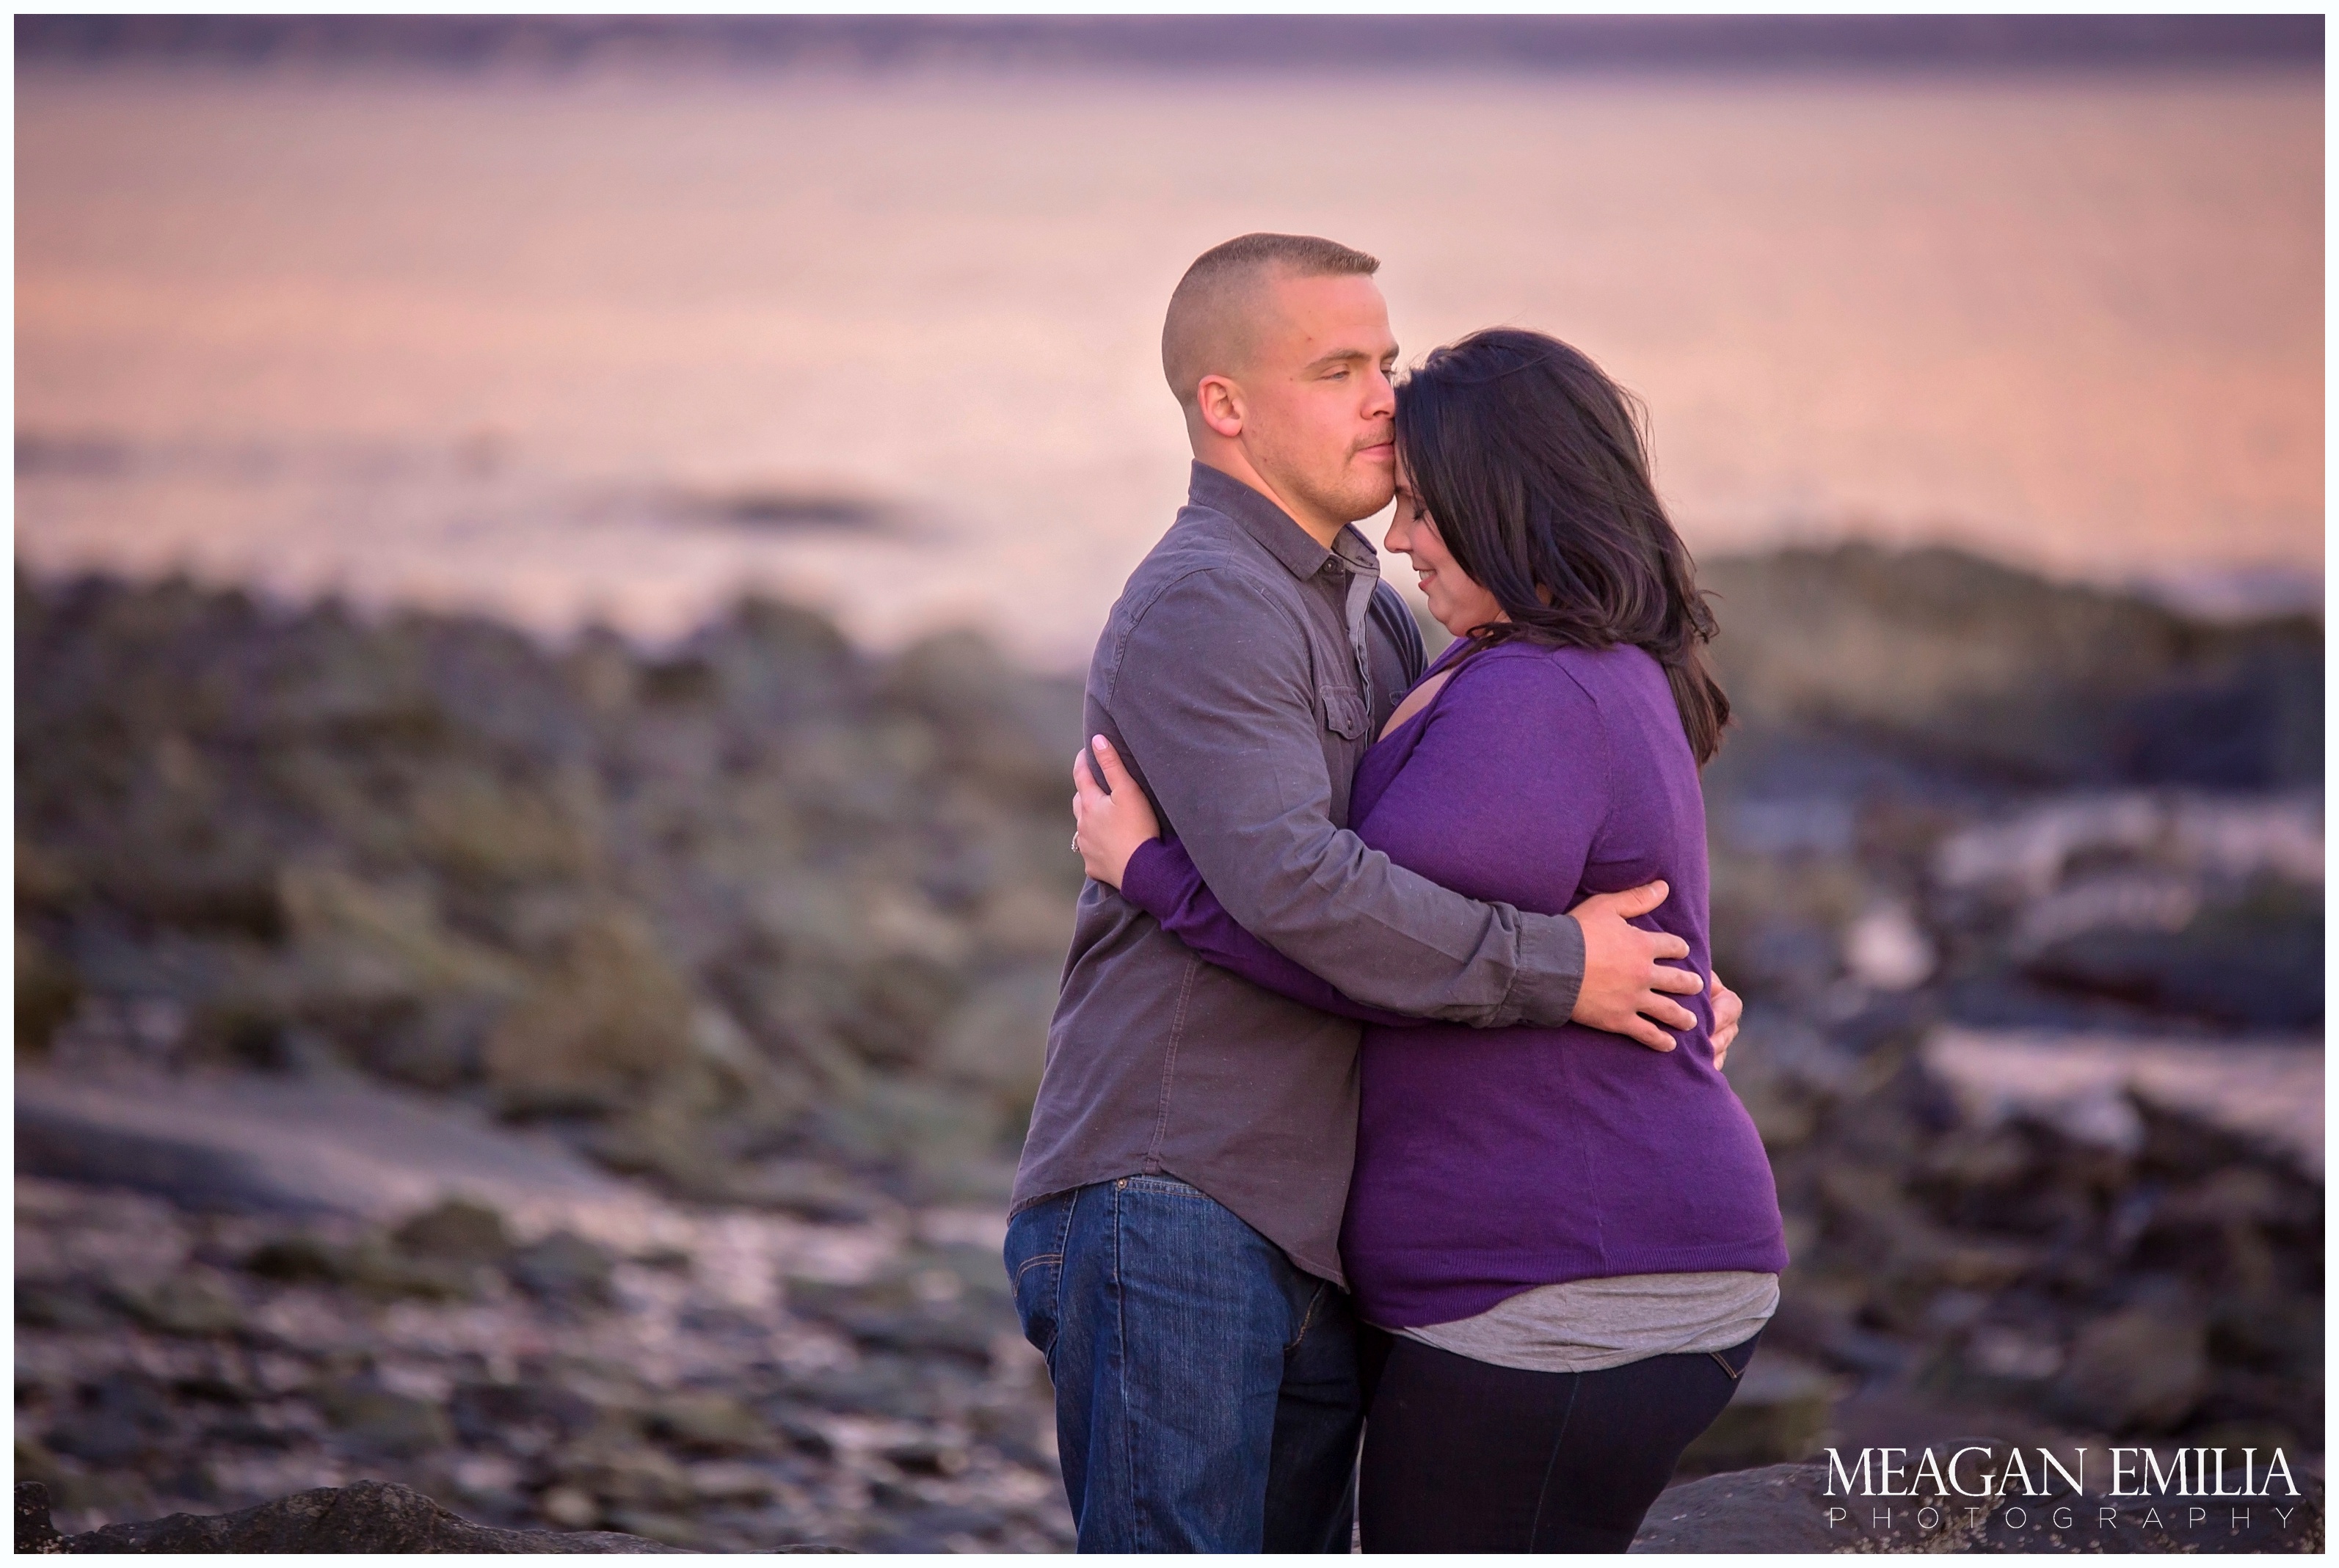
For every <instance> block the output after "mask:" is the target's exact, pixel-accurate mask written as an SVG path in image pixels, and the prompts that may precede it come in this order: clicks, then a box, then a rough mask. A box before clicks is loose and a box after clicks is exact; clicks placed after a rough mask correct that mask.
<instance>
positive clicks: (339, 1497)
mask: <svg viewBox="0 0 2339 1568" xmlns="http://www.w3.org/2000/svg"><path fill="white" fill-rule="evenodd" d="M16 1550H17V1551H19V1552H98V1553H110V1552H195V1553H228V1552H235V1553H244V1552H267V1553H278V1552H332V1553H353V1552H397V1553H409V1552H483V1553H484V1552H492V1553H516V1552H554V1553H574V1552H638V1553H646V1552H672V1551H674V1550H675V1548H673V1547H671V1546H662V1545H660V1544H658V1543H656V1542H655V1541H645V1540H643V1539H642V1538H641V1537H639V1536H637V1535H621V1534H618V1533H615V1532H611V1531H605V1530H582V1531H577V1532H574V1533H560V1532H556V1531H549V1530H497V1529H492V1528H490V1527H489V1526H487V1525H483V1524H472V1523H471V1522H470V1521H469V1520H468V1519H463V1518H459V1517H458V1516H457V1515H455V1514H450V1513H449V1512H448V1511H447V1510H446V1509H444V1508H441V1507H440V1506H439V1504H436V1503H433V1502H432V1501H430V1499H429V1498H428V1497H425V1496H423V1495H422V1494H420V1493H419V1492H415V1491H411V1490H410V1489H408V1488H406V1487H404V1486H394V1485H391V1484H389V1483H387V1482H382V1481H357V1482H352V1483H350V1484H349V1485H347V1486H321V1487H319V1488H317V1489H316V1490H315V1491H313V1492H297V1493H294V1494H292V1495H291V1496H290V1497H280V1498H278V1499H277V1500H276V1501H275V1502H273V1503H262V1504H260V1505H259V1506H257V1507H254V1508H244V1509H240V1510H238V1511H237V1512H235V1513H233V1514H209V1515H203V1514H172V1515H170V1516H169V1517H168V1518H164V1519H149V1520H144V1521H143V1522H141V1523H138V1524H109V1525H107V1526H105V1527H104V1529H102V1530H92V1531H90V1532H89V1533H86V1534H82V1535H65V1536H60V1535H59V1534H58V1533H57V1532H56V1530H55V1528H54V1526H53V1525H51V1524H50V1523H49V1509H48V1498H47V1494H46V1492H45V1489H44V1488H42V1487H40V1486H39V1485H37V1484H32V1485H24V1486H19V1487H17V1488H16Z"/></svg>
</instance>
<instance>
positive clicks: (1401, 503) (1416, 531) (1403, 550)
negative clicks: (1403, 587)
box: [1383, 459, 1508, 637]
mask: <svg viewBox="0 0 2339 1568" xmlns="http://www.w3.org/2000/svg"><path fill="white" fill-rule="evenodd" d="M1383 543H1385V544H1386V545H1387V547H1389V548H1390V549H1392V550H1395V551H1396V552H1397V553H1398V554H1400V555H1402V556H1405V557H1407V558H1408V559H1410V560H1411V561H1412V562H1413V569H1414V571H1415V572H1416V573H1417V574H1418V575H1419V576H1420V578H1421V591H1422V593H1423V595H1424V596H1425V597H1427V598H1428V600H1429V613H1430V616H1432V617H1433V618H1434V619H1436V622H1437V624H1438V625H1439V626H1444V627H1445V628H1446V630H1447V631H1449V632H1452V633H1453V634H1454V635H1455V636H1457V637H1458V636H1464V635H1466V634H1467V633H1468V632H1470V631H1471V630H1473V629H1474V628H1475V627H1478V626H1485V624H1486V623H1487V622H1489V621H1499V620H1505V619H1507V618H1508V617H1507V616H1505V615H1504V614H1503V607H1502V606H1500V605H1498V604H1496V603H1495V596H1494V595H1492V594H1490V593H1488V592H1487V591H1486V590H1485V589H1484V588H1482V587H1479V586H1478V585H1477V583H1475V581H1473V580H1472V579H1471V578H1470V577H1467V576H1466V575H1465V574H1464V572H1463V570H1462V568H1461V567H1457V566H1456V565H1455V564H1454V557H1452V556H1450V555H1448V554H1446V541H1445V540H1444V539H1441V538H1439V537H1437V525H1436V523H1434V522H1431V521H1430V520H1429V514H1428V513H1427V512H1426V511H1424V510H1423V509H1422V506H1421V498H1420V497H1418V496H1416V494H1414V490H1413V476H1412V475H1411V474H1410V473H1408V472H1407V471H1406V466H1405V462H1404V460H1403V459H1398V462H1397V466H1396V517H1395V518H1391V519H1390V521H1389V526H1388V533H1387V537H1385V538H1384V540H1383Z"/></svg>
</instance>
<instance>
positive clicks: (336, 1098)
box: [15, 1072, 621, 1218]
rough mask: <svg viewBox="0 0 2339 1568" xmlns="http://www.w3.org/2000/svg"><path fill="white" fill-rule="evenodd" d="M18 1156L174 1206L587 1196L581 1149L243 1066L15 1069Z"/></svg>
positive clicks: (387, 1212) (594, 1175)
mask: <svg viewBox="0 0 2339 1568" xmlns="http://www.w3.org/2000/svg"><path fill="white" fill-rule="evenodd" d="M15 1090H16V1169H17V1171H18V1173H19V1174H21V1175H26V1176H45V1177H50V1178H55V1179H58V1180H64V1181H77V1182H85V1183H89V1184H92V1185H97V1186H106V1187H126V1188H133V1189H134V1190H137V1191H143V1192H151V1193H154V1194H156V1195H158V1196H160V1197H163V1198H169V1199H171V1200H172V1201H173V1202H174V1203H176V1204H178V1205H179V1206H180V1207H182V1208H199V1209H219V1210H229V1211H247V1212H260V1213H279V1214H347V1215H355V1216H361V1217H367V1218H376V1217H379V1218H390V1217H392V1216H396V1215H401V1214H410V1213H412V1212H413V1211H414V1210H416V1209H418V1208H425V1207H427V1206H429V1205H430V1204H433V1203H436V1202H438V1201H439V1200H440V1199H442V1198H446V1197H449V1196H450V1195H455V1194H469V1195H472V1196H474V1197H475V1198H489V1199H494V1200H498V1201H500V1200H502V1199H503V1198H506V1197H507V1196H508V1197H512V1198H541V1197H553V1198H565V1199H570V1200H577V1199H583V1200H593V1199H603V1198H616V1197H617V1196H618V1195H619V1194H620V1192H621V1189H620V1188H618V1187H617V1184H616V1183H614V1182H613V1181H611V1180H610V1179H609V1178H607V1177H606V1176H603V1175H601V1174H600V1173H598V1172H597V1171H595V1170H593V1169H591V1168H589V1167H587V1166H586V1165H585V1164H583V1163H582V1162H581V1161H578V1160H577V1159H574V1158H572V1157H569V1156H567V1155H565V1154H564V1153H562V1152H560V1151H558V1150H557V1149H550V1148H548V1147H546V1146H544V1145H541V1144H538V1143H534V1142H531V1141H529V1140H528V1139H522V1138H518V1137H516V1136H514V1135H513V1134H511V1133H509V1132H508V1131H505V1130H503V1129H499V1128H496V1127H494V1126H491V1125H489V1124H486V1123H485V1122H484V1121H483V1120H482V1119H479V1118H478V1117H476V1116H472V1115H468V1114H466V1113H465V1112H464V1111H463V1110H462V1109H459V1108H457V1107H452V1106H449V1105H447V1104H445V1103H444V1102H433V1101H429V1100H423V1099H421V1098H420V1097H419V1096H416V1095H412V1094H408V1093H401V1092H399V1091H396V1090H386V1089H377V1088H372V1087H370V1086H368V1085H365V1084H363V1083H356V1082H304V1081H298V1080H272V1079H265V1078H260V1077H253V1076H246V1077H241V1078H234V1079H222V1080H199V1079H192V1078H183V1079H173V1080H169V1088H168V1092H167V1093H158V1092H156V1088H155V1086H154V1085H153V1084H151V1083H146V1082H134V1083H120V1084H115V1083H98V1082H78V1081H74V1080H66V1079H64V1078H60V1077H57V1076H55V1075H54V1074H49V1073H44V1072H19V1073H18V1074H17V1075H16V1080H15Z"/></svg>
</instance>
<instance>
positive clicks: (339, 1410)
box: [314, 1376, 455, 1459]
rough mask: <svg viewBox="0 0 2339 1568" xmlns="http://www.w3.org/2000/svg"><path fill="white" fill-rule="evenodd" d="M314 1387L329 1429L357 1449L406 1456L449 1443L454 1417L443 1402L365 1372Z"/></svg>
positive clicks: (423, 1452) (376, 1453) (404, 1457)
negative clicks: (386, 1384) (403, 1391)
mask: <svg viewBox="0 0 2339 1568" xmlns="http://www.w3.org/2000/svg"><path fill="white" fill-rule="evenodd" d="M314 1393H315V1397H316V1401H317V1405H318V1408H319V1409H321V1410H322V1411H323V1412H324V1413H325V1418H326V1419H327V1420H328V1421H330V1422H331V1423H332V1425H333V1429H334V1431H335V1432H336V1433H338V1434H339V1435H340V1438H341V1440H342V1441H343V1442H344V1443H345V1444H347V1445H349V1446H350V1448H351V1449H353V1450H354V1451H356V1452H357V1453H359V1454H361V1455H379V1456H381V1457H383V1458H390V1459H407V1458H412V1457H414V1456H415V1455H422V1454H429V1453H433V1452H435V1451H437V1450H439V1449H441V1448H448V1447H451V1446H453V1445H454V1442H455V1426H454V1423H453V1422H451V1421H450V1420H449V1419H448V1416H447V1412H446V1410H445V1409H444V1408H443V1407H442V1406H440V1405H436V1404H433V1403H431V1402H430V1401H429V1400H427V1399H417V1398H415V1397H413V1396H412V1395H407V1394H400V1393H398V1392H396V1391H395V1390H392V1389H389V1388H385V1387H383V1386H381V1385H380V1384H379V1383H377V1382H375V1381H373V1380H372V1379H371V1378H370V1377H364V1376H360V1377H353V1378H348V1379H344V1380H342V1381H340V1382H336V1383H328V1384H325V1385H323V1386H320V1387H319V1388H317V1389H316V1390H315V1391H314Z"/></svg>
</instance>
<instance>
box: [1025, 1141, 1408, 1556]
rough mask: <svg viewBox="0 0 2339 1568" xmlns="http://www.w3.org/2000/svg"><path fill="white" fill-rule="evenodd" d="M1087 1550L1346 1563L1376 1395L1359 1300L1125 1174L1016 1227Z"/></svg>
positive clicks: (1270, 1246)
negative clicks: (1370, 1385) (1366, 1427)
mask: <svg viewBox="0 0 2339 1568" xmlns="http://www.w3.org/2000/svg"><path fill="white" fill-rule="evenodd" d="M1007 1273H1008V1276H1009V1277H1010V1278H1012V1279H1013V1280H1014V1282H1015V1310H1016V1312H1017V1314H1018V1315H1019V1316H1021V1318H1022V1320H1023V1334H1024V1337H1026V1338H1028V1339H1029V1340H1031V1343H1032V1344H1033V1345H1035V1346H1038V1347H1039V1348H1040V1350H1041V1352H1042V1353H1044V1354H1045V1355H1046V1356H1047V1357H1048V1372H1049V1376H1051V1377H1052V1378H1054V1379H1055V1385H1056V1441H1057V1447H1058V1452H1059V1454H1060V1455H1061V1460H1062V1464H1063V1467H1064V1492H1065V1494H1066V1495H1067V1496H1068V1497H1070V1498H1071V1504H1072V1518H1073V1519H1074V1520H1075V1521H1076V1522H1077V1523H1078V1524H1079V1525H1080V1548H1081V1551H1083V1552H1262V1551H1264V1552H1340V1553H1345V1552H1347V1550H1348V1542H1349V1522H1350V1520H1351V1519H1352V1518H1353V1517H1354V1515H1355V1482H1354V1476H1355V1465H1356V1458H1357V1434H1358V1432H1359V1431H1360V1430H1361V1428H1362V1425H1363V1419H1364V1400H1363V1395H1362V1392H1361V1390H1360V1388H1359V1386H1358V1380H1357V1322H1356V1317H1355V1316H1354V1313H1353V1312H1352V1310H1351V1308H1350V1307H1349V1303H1348V1297H1347V1293H1346V1292H1344V1291H1342V1290H1341V1289H1340V1288H1339V1287H1337V1286H1335V1285H1332V1284H1331V1283H1329V1282H1328V1281H1326V1280H1322V1279H1318V1278H1316V1277H1313V1276H1312V1275H1308V1274H1304V1273H1302V1272H1301V1271H1300V1270H1299V1269H1298V1268H1296V1267H1293V1266H1292V1264H1291V1260H1290V1259H1289V1258H1288V1257H1285V1256H1284V1255H1283V1251H1282V1249H1281V1248H1280V1247H1277V1246H1276V1245H1275V1244H1274V1243H1273V1242H1271V1241H1269V1240H1268V1239H1267V1238H1265V1237H1263V1236H1261V1235H1260V1234H1259V1233H1258V1231H1256V1230H1253V1229H1252V1228H1250V1227H1249V1226H1248V1225H1246V1224H1244V1223H1243V1222H1242V1221H1241V1220H1240V1219H1238V1218H1235V1216H1234V1214H1233V1213H1232V1211H1230V1210H1229V1209H1227V1208H1223V1207H1221V1206H1220V1205H1219V1204H1218V1203H1217V1202H1216V1201H1214V1200H1213V1199H1211V1198H1209V1196H1208V1195H1206V1194H1205V1193H1203V1192H1202V1191H1201V1190H1200V1189H1199V1188H1194V1187H1189V1186H1188V1185H1187V1184H1186V1183H1185V1182H1182V1181H1179V1180H1177V1179H1176V1178H1171V1177H1167V1176H1125V1177H1122V1178H1120V1179H1119V1180H1116V1181H1100V1182H1098V1183H1096V1184H1095V1185H1094V1186H1091V1187H1082V1188H1075V1189H1074V1190H1072V1191H1071V1192H1061V1193H1058V1194H1057V1195H1056V1196H1055V1197H1053V1198H1046V1199H1044V1200H1042V1201H1041V1202H1039V1203H1037V1204H1034V1205H1032V1206H1031V1208H1027V1209H1025V1210H1023V1212H1021V1214H1018V1215H1016V1216H1015V1217H1014V1218H1013V1219H1012V1220H1011V1221H1009V1223H1008V1227H1007Z"/></svg>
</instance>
